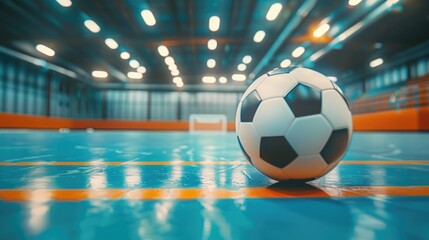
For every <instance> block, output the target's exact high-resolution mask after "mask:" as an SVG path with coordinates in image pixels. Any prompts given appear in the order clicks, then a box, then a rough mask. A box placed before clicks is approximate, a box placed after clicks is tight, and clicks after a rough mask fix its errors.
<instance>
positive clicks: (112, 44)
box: [104, 38, 118, 49]
mask: <svg viewBox="0 0 429 240" xmlns="http://www.w3.org/2000/svg"><path fill="white" fill-rule="evenodd" d="M104 43H105V44H106V45H107V46H108V47H109V48H110V49H117V48H118V43H117V42H116V41H115V40H113V39H111V38H107V39H106V40H105V41H104Z"/></svg>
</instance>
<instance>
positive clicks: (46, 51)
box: [36, 44, 55, 57]
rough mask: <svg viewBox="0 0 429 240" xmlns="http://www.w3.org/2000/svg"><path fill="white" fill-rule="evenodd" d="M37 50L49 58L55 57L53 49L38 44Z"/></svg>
mask: <svg viewBox="0 0 429 240" xmlns="http://www.w3.org/2000/svg"><path fill="white" fill-rule="evenodd" d="M36 50H37V51H39V52H41V53H43V54H45V55H46V56H49V57H53V56H55V51H54V50H53V49H52V48H50V47H47V46H45V45H43V44H37V46H36Z"/></svg>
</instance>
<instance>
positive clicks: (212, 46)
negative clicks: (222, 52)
mask: <svg viewBox="0 0 429 240" xmlns="http://www.w3.org/2000/svg"><path fill="white" fill-rule="evenodd" d="M207 47H208V48H209V49H210V50H215V49H216V48H217V41H216V39H210V40H209V41H208V42H207Z"/></svg>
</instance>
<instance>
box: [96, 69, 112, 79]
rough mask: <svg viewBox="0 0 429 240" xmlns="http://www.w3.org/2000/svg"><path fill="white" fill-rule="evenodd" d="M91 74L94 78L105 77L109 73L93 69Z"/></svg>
mask: <svg viewBox="0 0 429 240" xmlns="http://www.w3.org/2000/svg"><path fill="white" fill-rule="evenodd" d="M92 76H93V77H95V78H107V76H109V74H108V73H107V72H106V71H100V70H95V71H92Z"/></svg>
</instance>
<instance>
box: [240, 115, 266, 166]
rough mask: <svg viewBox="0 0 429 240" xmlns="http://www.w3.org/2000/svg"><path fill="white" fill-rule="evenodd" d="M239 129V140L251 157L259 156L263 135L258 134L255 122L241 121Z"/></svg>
mask: <svg viewBox="0 0 429 240" xmlns="http://www.w3.org/2000/svg"><path fill="white" fill-rule="evenodd" d="M238 131H239V133H240V135H239V139H238V140H239V141H240V144H241V147H242V148H243V150H244V151H245V153H246V154H247V155H248V156H249V157H250V158H251V159H254V158H255V157H258V156H259V144H260V141H261V137H260V136H259V135H258V133H257V131H256V129H255V127H254V126H253V123H240V125H239V128H238Z"/></svg>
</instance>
